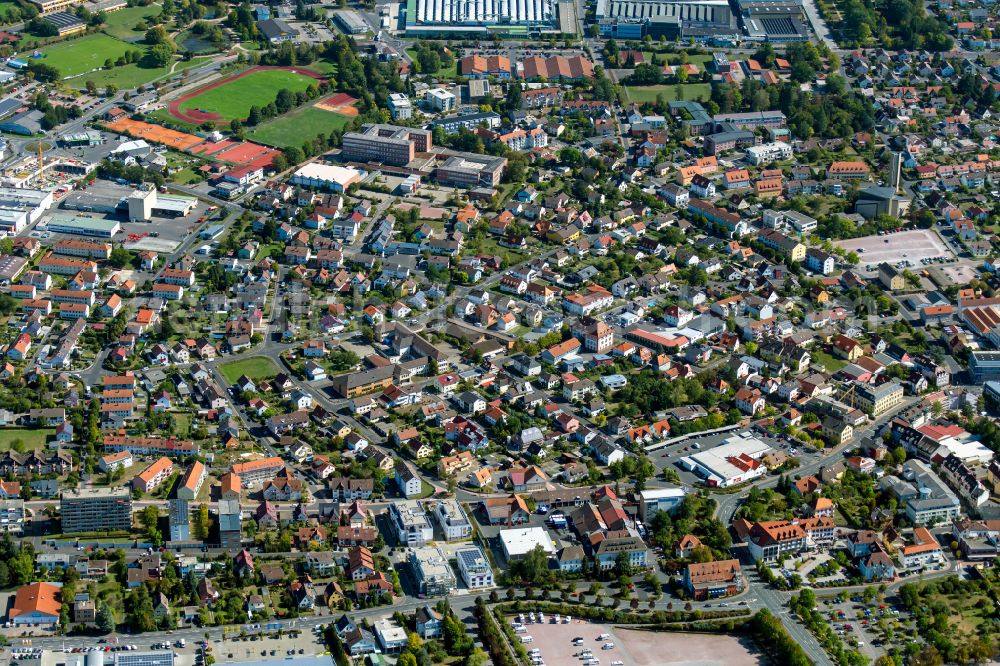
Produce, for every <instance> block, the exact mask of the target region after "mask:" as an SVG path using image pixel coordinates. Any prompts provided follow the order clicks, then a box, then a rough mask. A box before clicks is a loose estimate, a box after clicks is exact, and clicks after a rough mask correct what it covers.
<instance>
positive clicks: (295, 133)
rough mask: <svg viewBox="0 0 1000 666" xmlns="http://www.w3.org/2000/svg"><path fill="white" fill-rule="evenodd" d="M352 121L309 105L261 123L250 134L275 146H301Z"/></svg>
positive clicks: (255, 139) (254, 138) (253, 137)
mask: <svg viewBox="0 0 1000 666" xmlns="http://www.w3.org/2000/svg"><path fill="white" fill-rule="evenodd" d="M350 121H351V119H350V118H348V117H347V116H342V115H340V114H339V113H333V112H331V111H324V110H323V109H317V108H315V107H312V106H307V107H305V108H303V109H300V110H298V111H292V112H291V113H288V114H286V115H284V116H280V117H278V118H275V119H274V120H270V121H268V122H266V123H261V124H260V125H259V126H257V128H256V129H254V131H253V133H252V134H250V138H251V139H253V140H254V141H259V142H261V143H263V144H266V145H268V146H274V147H275V148H288V147H289V146H301V145H302V144H303V143H305V142H306V141H311V140H312V139H315V138H316V136H318V135H319V134H324V135H329V134H330V132H331V130H334V129H343V128H344V126H345V125H347V124H348V123H349V122H350Z"/></svg>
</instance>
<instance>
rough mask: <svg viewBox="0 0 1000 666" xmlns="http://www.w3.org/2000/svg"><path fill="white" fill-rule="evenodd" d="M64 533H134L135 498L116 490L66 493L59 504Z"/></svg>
mask: <svg viewBox="0 0 1000 666" xmlns="http://www.w3.org/2000/svg"><path fill="white" fill-rule="evenodd" d="M59 512H60V515H61V516H62V531H63V532H104V531H108V532H111V531H128V530H131V529H132V494H131V493H130V492H129V491H128V490H124V489H117V488H84V489H76V490H64V491H63V494H62V498H61V499H60V502H59Z"/></svg>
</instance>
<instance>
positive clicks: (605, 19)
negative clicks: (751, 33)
mask: <svg viewBox="0 0 1000 666" xmlns="http://www.w3.org/2000/svg"><path fill="white" fill-rule="evenodd" d="M595 21H596V22H597V24H598V26H599V28H600V31H601V35H602V36H604V37H614V38H618V39H642V38H643V37H645V36H646V35H649V36H651V37H652V38H653V39H659V38H660V37H664V38H666V39H678V38H683V39H686V38H695V39H705V38H712V39H715V40H731V39H735V38H736V36H737V35H738V34H739V28H738V27H737V25H736V18H735V17H734V16H733V12H732V9H730V6H729V3H728V2H727V1H726V0H696V1H694V2H684V1H682V0H598V2H597V8H596V12H595Z"/></svg>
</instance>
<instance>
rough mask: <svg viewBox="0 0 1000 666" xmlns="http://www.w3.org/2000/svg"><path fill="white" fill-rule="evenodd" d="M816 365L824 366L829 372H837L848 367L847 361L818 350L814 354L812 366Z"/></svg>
mask: <svg viewBox="0 0 1000 666" xmlns="http://www.w3.org/2000/svg"><path fill="white" fill-rule="evenodd" d="M816 364H819V365H822V366H823V367H824V368H826V371H827V372H837V371H838V370H840V369H841V368H843V367H844V366H845V365H847V361H845V360H843V359H840V358H836V357H835V356H831V355H830V354H828V353H826V352H825V351H820V350H817V351H814V352H812V365H816Z"/></svg>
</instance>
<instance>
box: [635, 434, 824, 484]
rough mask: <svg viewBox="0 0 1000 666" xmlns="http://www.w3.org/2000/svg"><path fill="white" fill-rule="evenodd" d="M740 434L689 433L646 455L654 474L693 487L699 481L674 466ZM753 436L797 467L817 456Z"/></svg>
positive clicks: (782, 439) (780, 439)
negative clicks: (670, 473)
mask: <svg viewBox="0 0 1000 666" xmlns="http://www.w3.org/2000/svg"><path fill="white" fill-rule="evenodd" d="M740 432H743V431H741V430H740V429H734V430H731V431H729V432H723V433H717V434H712V435H698V434H693V435H691V436H690V437H688V438H687V439H685V440H683V441H681V442H678V443H676V444H671V445H670V446H666V447H663V448H661V449H657V450H655V451H653V452H651V453H650V454H649V458H650V460H651V461H652V462H653V464H654V465H655V466H656V468H657V470H658V471H662V470H664V469H666V468H670V469H673V470H675V471H676V472H677V474H678V476H679V477H680V480H681V483H682V484H683V485H685V486H694V485H698V484H700V483H701V482H702V480H701V479H700V478H699V477H698V476H697V475H696V474H694V473H692V472H689V471H687V470H685V469H683V468H681V467H680V466H679V465H677V464H676V463H677V460H678V459H679V458H683V457H684V456H689V455H691V454H693V453H697V452H699V451H708V450H711V449H713V448H715V447H716V446H719V445H720V444H722V443H723V442H724V441H725V440H726V439H728V438H730V437H733V436H734V435H738V434H739V433H740ZM751 434H752V436H753V437H756V438H758V439H760V440H761V441H763V442H764V443H765V444H767V445H768V446H770V447H771V448H772V449H774V450H775V451H780V452H781V453H784V454H786V455H789V456H792V457H795V458H798V459H799V461H800V463H801V464H807V463H809V462H811V461H813V460H817V459H819V458H820V457H821V454H820V453H819V452H818V451H813V450H811V449H808V448H801V447H799V446H798V445H797V443H796V442H792V441H789V440H788V439H786V438H785V437H783V436H781V437H772V436H770V435H765V434H762V433H760V432H757V431H752V432H751Z"/></svg>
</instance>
